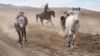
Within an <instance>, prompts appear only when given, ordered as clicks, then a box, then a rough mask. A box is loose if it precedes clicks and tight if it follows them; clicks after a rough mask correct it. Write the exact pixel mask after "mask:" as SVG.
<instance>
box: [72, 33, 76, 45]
mask: <svg viewBox="0 0 100 56" xmlns="http://www.w3.org/2000/svg"><path fill="white" fill-rule="evenodd" d="M75 37H76V34H73V42H72V44H73V45H74V42H75Z"/></svg>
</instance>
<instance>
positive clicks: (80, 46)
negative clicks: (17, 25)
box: [0, 9, 100, 56]
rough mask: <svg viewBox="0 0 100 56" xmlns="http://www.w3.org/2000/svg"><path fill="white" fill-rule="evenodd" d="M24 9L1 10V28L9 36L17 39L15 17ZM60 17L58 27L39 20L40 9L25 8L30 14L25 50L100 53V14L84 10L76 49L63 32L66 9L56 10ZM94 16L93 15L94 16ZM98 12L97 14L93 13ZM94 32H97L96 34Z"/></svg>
mask: <svg viewBox="0 0 100 56" xmlns="http://www.w3.org/2000/svg"><path fill="white" fill-rule="evenodd" d="M20 11H21V10H9V11H8V10H2V11H0V26H1V27H0V29H1V30H2V31H3V32H6V33H5V34H7V35H8V36H9V35H11V36H10V37H11V38H12V39H13V38H15V39H14V40H17V38H18V36H17V34H16V31H15V29H14V26H13V24H14V20H15V18H16V16H17V14H18V13H19V12H20ZM55 11H56V17H55V18H52V21H53V24H54V26H51V24H45V26H41V24H40V22H38V23H37V22H36V18H35V15H36V14H37V13H39V12H40V11H34V10H31V11H24V12H25V15H26V16H27V17H28V21H29V25H28V27H27V28H28V29H27V39H28V42H27V43H26V44H25V47H24V48H23V49H25V50H26V51H27V52H28V53H29V54H28V55H29V56H66V55H67V56H100V38H99V37H100V35H99V33H100V26H99V25H100V19H99V18H100V16H98V15H99V14H97V13H96V12H95V13H93V12H92V13H91V11H88V12H85V11H83V12H82V14H81V16H80V24H81V25H80V32H82V33H79V34H78V35H77V38H76V41H75V47H74V49H70V48H67V41H66V39H64V38H63V37H62V36H61V35H59V33H60V32H61V28H60V21H59V20H60V16H61V15H62V14H63V12H64V11H63V9H62V10H55ZM91 15H92V16H91ZM93 15H94V16H93ZM91 33H95V34H94V35H92V34H91Z"/></svg>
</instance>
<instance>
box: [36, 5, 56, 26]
mask: <svg viewBox="0 0 100 56" xmlns="http://www.w3.org/2000/svg"><path fill="white" fill-rule="evenodd" d="M51 16H53V17H55V11H50V9H49V8H48V4H46V6H45V7H44V12H42V13H40V14H36V19H37V22H38V18H40V21H41V24H42V25H43V20H44V19H45V20H47V21H48V22H47V23H49V21H50V22H51V24H52V25H53V23H52V20H51Z"/></svg>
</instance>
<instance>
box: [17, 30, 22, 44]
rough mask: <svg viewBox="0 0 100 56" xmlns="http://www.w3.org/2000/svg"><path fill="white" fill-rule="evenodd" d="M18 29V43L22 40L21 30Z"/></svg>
mask: <svg viewBox="0 0 100 56" xmlns="http://www.w3.org/2000/svg"><path fill="white" fill-rule="evenodd" d="M16 31H17V33H18V36H19V40H18V41H17V42H18V43H20V42H21V40H22V39H21V34H20V31H18V30H16Z"/></svg>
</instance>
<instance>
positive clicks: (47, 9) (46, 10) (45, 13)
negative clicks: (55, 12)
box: [44, 3, 50, 16]
mask: <svg viewBox="0 0 100 56" xmlns="http://www.w3.org/2000/svg"><path fill="white" fill-rule="evenodd" d="M49 10H50V8H49V7H48V3H46V5H45V7H44V16H46V15H47V12H48V11H49Z"/></svg>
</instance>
